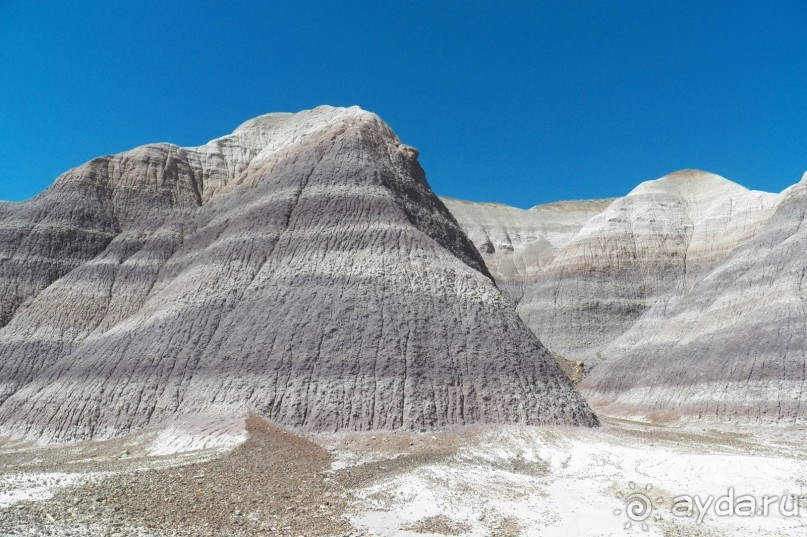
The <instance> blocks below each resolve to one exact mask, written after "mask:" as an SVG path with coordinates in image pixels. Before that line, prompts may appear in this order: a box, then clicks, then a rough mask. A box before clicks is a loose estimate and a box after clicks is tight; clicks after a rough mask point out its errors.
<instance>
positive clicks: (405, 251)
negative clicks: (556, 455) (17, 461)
mask: <svg viewBox="0 0 807 537" xmlns="http://www.w3.org/2000/svg"><path fill="white" fill-rule="evenodd" d="M0 283H1V285H0V321H2V329H0V432H2V433H3V434H11V435H18V436H26V437H29V438H35V439H41V440H71V439H86V438H97V437H105V436H111V435H117V434H122V433H125V432H128V431H131V430H133V429H136V428H140V427H145V426H148V425H153V424H159V423H162V422H165V421H167V420H170V419H173V418H176V417H178V416H183V415H196V414H202V415H209V414H214V415H239V414H244V413H246V412H256V413H257V414H259V415H262V416H265V417H267V418H270V419H273V420H275V421H277V422H279V423H281V424H284V425H288V426H294V427H302V428H306V429H312V430H339V429H351V430H362V429H373V428H422V427H437V426H443V425H450V424H464V423H475V422H520V423H528V424H545V423H561V424H582V425H594V424H596V417H595V416H594V415H593V414H592V412H591V410H590V409H589V407H588V405H587V404H586V402H585V401H584V400H583V399H582V397H581V396H580V395H579V393H578V392H576V391H575V389H574V388H573V387H572V386H571V384H570V383H569V381H568V380H567V378H566V377H565V376H564V374H563V373H562V371H561V370H560V368H559V367H558V365H557V364H556V363H555V362H554V360H552V358H551V356H550V355H549V353H548V351H547V350H546V349H545V348H544V347H543V346H542V344H541V343H540V342H539V341H538V339H537V338H536V337H535V335H534V334H533V333H532V332H531V331H530V330H529V328H527V327H526V325H525V324H524V323H523V322H522V321H521V320H520V319H519V317H518V316H517V315H516V313H515V312H514V311H513V309H512V307H511V306H510V304H509V302H508V301H507V300H506V299H505V298H504V297H503V296H502V295H501V293H500V292H499V291H498V289H497V288H496V286H495V285H494V284H493V282H492V281H491V279H490V275H489V273H488V271H487V269H486V268H485V265H484V262H483V261H482V259H481V258H480V256H479V254H478V253H477V251H476V250H475V248H474V247H473V245H472V244H471V243H470V242H469V241H468V239H467V238H466V236H465V235H464V234H463V232H462V231H461V229H460V228H459V226H458V225H457V223H456V221H455V220H454V218H453V217H452V216H451V215H450V213H449V212H448V211H447V210H446V208H445V206H444V205H443V204H442V203H441V202H440V201H439V200H438V199H437V198H436V196H435V195H434V194H433V193H432V191H431V189H430V188H429V186H428V184H427V182H426V179H425V176H424V173H423V170H422V169H421V167H420V165H419V164H418V162H417V151H416V150H414V149H412V148H410V147H408V146H405V145H403V144H402V143H401V142H400V141H399V140H398V138H397V137H396V136H395V135H394V134H393V132H392V131H391V130H390V129H389V127H388V126H387V125H386V124H384V123H383V122H382V121H381V120H380V119H379V118H378V117H377V116H375V115H373V114H370V113H367V112H364V111H362V110H360V109H358V108H355V107H354V108H349V109H336V108H330V107H321V108H317V109H315V110H312V111H307V112H301V113H299V114H271V115H268V116H262V117H259V118H256V119H254V120H252V121H250V122H247V123H246V124H244V125H242V126H241V127H239V128H238V129H237V130H236V131H235V132H234V133H233V134H232V135H229V136H226V137H224V138H220V139H218V140H213V141H211V142H210V143H208V144H206V145H204V146H201V147H196V148H181V147H177V146H174V145H169V144H157V145H149V146H145V147H141V148H137V149H135V150H133V151H129V152H127V153H122V154H120V155H115V156H110V157H103V158H99V159H96V160H93V161H92V162H89V163H87V164H85V165H84V166H81V167H79V168H76V169H74V170H71V171H69V172H67V173H65V174H64V175H62V176H61V177H59V178H58V179H57V181H56V183H55V184H54V185H53V186H52V187H51V188H49V189H48V190H47V191H45V192H44V193H42V194H41V195H39V196H38V197H36V198H34V199H32V200H29V201H26V202H23V203H5V204H2V205H0Z"/></svg>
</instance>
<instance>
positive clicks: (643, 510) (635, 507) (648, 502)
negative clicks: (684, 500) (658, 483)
mask: <svg viewBox="0 0 807 537" xmlns="http://www.w3.org/2000/svg"><path fill="white" fill-rule="evenodd" d="M628 487H630V491H629V492H628V493H624V492H619V493H617V495H616V496H617V498H619V499H620V500H622V502H623V504H624V508H623V509H614V515H615V516H620V515H622V513H625V516H626V517H627V518H628V521H627V522H626V523H625V525H624V526H623V527H624V528H625V529H626V530H629V529H631V528H632V527H633V525H634V524H641V526H640V527H641V528H642V531H647V530H648V529H650V526H649V525H648V521H650V520H652V521H654V522H658V521H659V520H661V516H660V515H659V514H658V513H655V510H656V507H655V506H656V505H658V504H661V503H662V502H663V501H664V500H662V499H661V498H660V497H657V498H656V499H655V500H653V499H651V495H652V493H653V485H649V484H648V485H645V486H644V488H642V489H639V488H637V486H636V483H634V482H632V481H631V482H630V483H628Z"/></svg>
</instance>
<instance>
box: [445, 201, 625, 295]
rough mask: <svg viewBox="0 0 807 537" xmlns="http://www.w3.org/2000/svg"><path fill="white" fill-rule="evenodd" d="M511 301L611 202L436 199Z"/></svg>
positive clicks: (521, 293)
mask: <svg viewBox="0 0 807 537" xmlns="http://www.w3.org/2000/svg"><path fill="white" fill-rule="evenodd" d="M442 200H443V203H445V205H446V207H448V210H449V211H451V214H452V215H454V218H456V219H457V222H459V224H460V226H462V229H463V230H464V231H465V233H466V234H467V235H468V238H469V239H471V241H472V242H473V243H474V246H476V248H477V250H479V253H480V254H481V255H482V258H483V259H484V260H485V264H486V265H487V267H488V270H490V273H491V275H492V276H493V277H494V279H495V280H496V283H497V284H498V285H499V288H500V289H502V290H503V291H504V292H505V293H506V294H507V295H508V296H509V297H510V298H511V299H512V301H513V302H514V303H516V304H517V303H518V302H519V301H520V300H521V298H522V296H523V294H524V289H525V288H526V287H527V286H529V285H530V284H532V283H533V282H534V281H535V279H536V278H539V277H540V274H541V273H542V272H543V271H544V269H545V268H546V267H547V266H548V265H549V264H550V263H551V262H552V260H553V259H554V257H555V255H556V254H557V253H558V252H559V251H560V250H561V249H562V248H563V247H564V246H566V244H568V243H569V241H571V240H572V239H573V238H574V236H575V235H577V233H578V232H579V231H580V228H582V227H583V225H584V224H585V223H586V222H587V221H588V220H590V219H591V218H592V217H594V216H596V215H597V214H599V213H600V212H602V211H603V210H604V209H605V208H606V207H608V205H609V204H610V203H611V202H612V201H613V200H610V199H607V200H587V201H559V202H556V203H549V204H546V205H537V206H535V207H533V208H532V209H529V210H523V209H518V208H516V207H509V206H507V205H502V204H499V203H473V202H468V201H461V200H457V199H453V198H442Z"/></svg>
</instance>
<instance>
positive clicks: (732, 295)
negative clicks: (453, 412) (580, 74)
mask: <svg viewBox="0 0 807 537" xmlns="http://www.w3.org/2000/svg"><path fill="white" fill-rule="evenodd" d="M804 188H805V187H804V181H802V183H800V184H799V185H796V186H794V187H792V188H791V189H788V190H787V191H785V192H784V193H782V194H780V195H776V194H768V193H764V192H756V191H750V190H748V189H746V188H744V187H742V186H740V185H737V184H735V183H732V182H731V181H728V180H726V179H723V178H722V177H719V176H716V175H714V174H709V173H705V172H699V171H693V170H687V171H682V172H677V173H674V174H670V175H668V176H665V177H663V178H661V179H658V180H654V181H647V182H645V183H642V184H640V185H639V186H637V187H636V188H635V189H634V190H633V191H631V192H630V193H629V194H628V195H627V196H625V197H623V198H618V199H616V200H613V201H612V202H610V203H607V205H606V206H605V208H604V209H603V210H602V211H600V212H599V213H598V214H595V215H593V216H592V217H591V218H590V219H588V220H587V221H586V222H584V223H582V224H580V227H579V229H578V231H577V232H576V233H575V234H574V235H573V236H571V237H567V238H566V240H565V241H564V242H563V243H562V244H560V247H559V248H555V249H553V251H552V253H551V256H549V257H548V258H545V260H541V261H538V262H535V261H534V256H530V257H529V258H528V259H526V258H525V259H518V258H519V256H520V252H519V250H518V249H514V250H513V252H512V253H509V252H508V253H503V252H502V253H497V252H496V251H491V252H489V253H487V254H486V253H485V252H488V251H489V249H486V244H485V242H484V240H480V237H482V236H484V234H485V233H486V232H487V230H488V229H491V230H492V231H493V232H494V233H500V234H501V233H505V234H509V233H510V232H511V230H513V231H514V232H518V231H519V230H521V229H523V227H524V226H525V225H530V226H532V227H539V226H541V225H544V226H546V227H550V223H551V222H555V221H557V219H545V220H543V221H541V222H539V223H538V224H536V223H535V222H533V221H531V220H529V219H527V218H523V217H522V216H521V215H522V212H519V211H518V210H512V211H510V212H509V214H510V215H511V217H514V220H516V221H515V222H513V223H508V222H507V221H505V220H500V221H498V222H496V225H495V226H491V225H490V224H489V223H488V222H489V221H490V218H489V216H487V215H485V216H483V217H477V218H476V219H475V220H474V221H470V222H469V221H468V220H467V219H466V216H467V215H469V214H471V212H469V211H468V210H462V211H456V212H455V214H456V215H457V218H458V221H459V222H460V223H461V224H462V225H463V227H464V228H466V229H467V230H468V233H469V237H471V238H472V239H474V241H475V245H476V246H477V248H478V249H480V251H481V252H482V254H483V255H488V256H499V257H501V258H504V257H505V256H511V257H512V256H515V257H516V258H517V259H506V260H505V261H501V262H499V263H503V262H506V263H509V264H512V265H525V266H527V267H528V268H527V269H525V270H524V271H523V272H525V273H527V274H528V276H527V277H525V278H521V279H520V280H519V285H520V286H521V296H520V297H519V300H518V312H519V314H520V315H521V316H522V317H523V318H524V320H525V321H526V322H527V324H528V325H529V326H530V327H531V328H532V329H533V330H534V331H535V333H536V334H537V335H538V336H539V338H540V339H541V341H543V342H544V343H545V344H546V345H547V347H548V348H549V349H550V350H552V351H553V352H556V353H559V354H561V355H563V356H565V357H567V358H568V359H571V360H584V361H585V362H586V364H587V365H588V366H589V367H590V366H592V365H593V370H592V372H591V375H590V376H589V377H588V378H586V379H585V380H584V381H583V383H582V384H581V385H580V387H581V390H583V393H584V395H587V396H588V397H589V398H590V401H591V402H592V403H593V404H594V405H595V408H596V409H600V410H602V411H603V412H604V413H606V414H612V415H621V416H636V415H642V416H650V417H654V418H656V419H661V418H665V419H666V418H678V417H681V416H692V417H706V418H716V419H733V418H738V417H744V418H747V417H751V418H754V419H756V418H768V417H770V418H774V419H782V418H783V419H791V418H794V419H801V418H803V417H804V416H805V410H807V409H805V408H803V406H802V405H803V403H802V397H803V396H802V393H803V390H804V386H805V363H807V360H805V351H806V350H807V346H806V345H805V342H804V336H803V331H804V330H803V327H804V321H805V320H807V319H805V314H804V309H803V301H804V297H805V294H804V292H803V291H802V288H801V278H802V275H803V273H804V267H805V266H807V265H806V264H805V261H804V260H803V255H802V252H803V246H804V244H803V241H804V237H803V229H802V222H803V214H804V207H805V199H804V194H803V191H804ZM582 203H586V204H587V206H588V207H592V205H591V204H592V202H582ZM448 206H449V208H451V209H452V210H455V209H454V206H452V205H450V204H449V205H448ZM550 207H551V205H550ZM476 210H477V211H483V212H484V211H485V210H486V209H485V208H484V207H482V206H479V207H478V208H477V209H476ZM497 211H498V212H499V213H501V212H502V211H503V209H501V208H499V209H497ZM534 211H535V209H532V210H531V211H528V212H527V213H534ZM578 216H579V213H578V212H573V213H572V215H570V216H569V218H568V221H569V222H571V221H573V220H574V219H575V218H576V217H578ZM800 241H802V242H800ZM547 260H548V262H547ZM488 263H489V266H494V267H495V266H497V262H496V261H494V262H490V261H488ZM491 272H492V274H493V275H494V277H496V278H497V279H499V280H500V285H502V286H503V287H505V288H506V287H507V286H508V285H510V284H511V282H512V281H514V278H513V276H512V273H504V272H502V271H496V270H491Z"/></svg>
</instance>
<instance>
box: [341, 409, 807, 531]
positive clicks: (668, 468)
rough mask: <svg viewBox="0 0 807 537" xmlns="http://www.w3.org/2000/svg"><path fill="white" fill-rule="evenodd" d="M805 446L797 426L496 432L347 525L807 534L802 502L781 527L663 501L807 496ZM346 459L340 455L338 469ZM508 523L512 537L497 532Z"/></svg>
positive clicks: (379, 490) (419, 474) (379, 497)
mask: <svg viewBox="0 0 807 537" xmlns="http://www.w3.org/2000/svg"><path fill="white" fill-rule="evenodd" d="M707 427H708V426H707ZM693 429H694V430H693ZM804 439H805V433H804V431H799V430H796V429H787V430H782V429H779V428H767V429H757V430H756V431H755V432H753V433H750V434H748V435H747V436H746V435H742V434H740V435H738V434H736V433H734V432H731V433H727V432H724V433H723V434H721V433H720V432H719V431H715V430H707V429H704V428H703V427H698V428H693V427H690V428H689V430H683V429H669V428H659V427H653V426H648V425H643V424H638V423H628V422H616V421H610V422H608V423H606V424H605V425H604V426H603V427H602V428H601V429H594V430H587V429H566V428H564V429H558V428H527V427H500V428H496V429H495V430H492V431H488V432H485V433H482V434H481V435H480V436H479V437H478V438H476V439H474V440H473V441H472V442H470V443H469V444H468V445H466V446H464V447H461V448H460V449H459V450H458V452H457V454H456V455H455V456H452V457H450V458H449V459H447V460H445V461H442V462H437V463H434V464H428V465H425V466H421V467H417V468H414V469H412V470H409V471H405V472H403V473H401V474H399V475H395V476H392V477H389V478H386V479H382V480H381V481H379V482H377V483H374V484H371V485H370V486H368V487H366V488H365V489H363V490H362V491H360V492H359V496H360V498H361V501H359V502H358V503H357V504H356V505H355V506H354V508H355V510H354V514H353V515H352V517H351V520H352V522H353V523H354V524H355V525H356V526H358V527H360V528H364V529H366V530H368V532H369V533H370V535H378V536H412V537H414V536H418V535H424V533H414V532H412V531H407V530H406V528H411V527H413V525H414V524H415V523H417V522H419V521H423V520H424V519H428V518H429V517H433V516H438V515H443V516H445V517H448V518H449V519H451V520H453V521H456V522H459V523H465V524H467V526H466V528H470V531H465V532H460V533H457V534H460V535H466V536H475V537H476V536H480V537H481V536H489V535H525V536H541V537H553V536H559V537H573V536H586V537H588V536H611V535H614V536H620V535H632V534H635V535H660V536H677V535H682V536H684V535H685V536H690V535H703V536H722V535H726V536H734V535H748V536H751V535H764V536H769V535H771V536H772V535H781V536H798V535H807V501H805V500H801V503H800V505H799V516H797V517H787V518H785V517H781V516H775V515H773V514H771V515H769V516H767V517H764V516H755V517H752V518H742V517H738V516H731V517H718V516H716V515H715V514H714V511H713V509H710V510H708V511H707V512H706V514H705V516H704V520H703V521H702V523H700V524H698V523H697V522H696V520H695V519H688V518H681V517H675V516H673V515H672V513H671V505H672V498H673V497H676V496H679V495H684V494H686V495H689V496H694V495H699V496H701V499H702V500H703V501H708V496H709V495H714V496H715V499H717V498H719V497H720V496H726V495H727V494H728V489H729V488H730V487H734V489H735V497H739V496H742V495H753V496H755V498H756V499H757V501H759V502H761V498H762V496H763V495H768V496H772V495H782V494H786V495H787V494H794V495H797V496H804V497H805V499H807V462H806V461H807V458H806V457H805V454H806V453H807V447H806V446H805V444H804ZM349 460H350V459H349V457H346V456H342V457H341V459H340V460H339V461H338V464H339V465H344V464H345V463H346V462H347V461H349ZM356 462H357V461H356ZM632 483H633V487H634V488H631V484H632ZM647 485H650V486H651V487H652V488H651V489H650V490H649V491H647V490H646V489H645V487H646V486H647ZM632 492H642V493H645V495H646V496H649V497H650V498H651V499H652V501H654V502H657V503H656V504H655V505H654V510H653V512H652V515H651V516H650V517H649V518H648V519H646V520H645V521H644V523H645V524H646V530H645V529H643V528H642V521H633V522H632V525H631V527H630V528H625V525H626V524H627V523H628V522H631V520H630V519H629V518H628V517H627V515H626V513H625V505H624V504H625V502H624V501H623V500H622V499H620V497H619V496H618V495H619V494H623V495H624V496H628V495H629V494H630V493H632ZM777 505H778V504H777ZM792 505H793V504H792V500H791V502H789V503H787V504H786V507H788V508H790V507H792ZM619 509H621V512H619V513H618V514H617V512H616V510H619ZM775 510H776V511H777V512H778V508H777V509H773V508H772V511H775ZM505 523H509V524H505ZM514 523H515V526H516V527H517V528H518V531H517V532H516V533H512V532H510V533H507V532H503V531H502V529H503V527H504V526H508V527H512V526H513V525H514ZM459 527H460V528H461V527H462V526H459ZM425 535H437V534H425Z"/></svg>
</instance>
